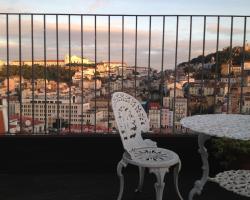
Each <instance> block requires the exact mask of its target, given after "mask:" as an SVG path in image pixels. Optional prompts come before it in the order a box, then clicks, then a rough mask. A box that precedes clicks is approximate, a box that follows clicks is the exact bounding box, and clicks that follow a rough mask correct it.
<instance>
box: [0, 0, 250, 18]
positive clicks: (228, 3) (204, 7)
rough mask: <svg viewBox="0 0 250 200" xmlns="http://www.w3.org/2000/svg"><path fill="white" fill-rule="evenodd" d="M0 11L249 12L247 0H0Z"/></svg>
mask: <svg viewBox="0 0 250 200" xmlns="http://www.w3.org/2000/svg"><path fill="white" fill-rule="evenodd" d="M0 4H1V11H2V12H46V13H48V12H49V13H56V12H58V13H96V14H97V13H99V14H100V13H101V14H110V13H111V14H146V15H150V14H175V15H176V14H188V15H190V14H203V15H204V14H205V15H208V14H215V15H218V14H220V15H224V14H225V15H249V7H250V1H249V0H206V1H202V0H53V1H52V0H43V1H39V0H33V1H30V0H0Z"/></svg>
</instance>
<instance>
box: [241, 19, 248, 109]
mask: <svg viewBox="0 0 250 200" xmlns="http://www.w3.org/2000/svg"><path fill="white" fill-rule="evenodd" d="M246 27H247V17H244V33H243V34H244V36H243V49H242V64H241V83H240V113H242V103H243V86H244V83H243V80H244V78H243V76H244V68H245V57H246V52H245V46H246Z"/></svg>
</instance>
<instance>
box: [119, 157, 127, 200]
mask: <svg viewBox="0 0 250 200" xmlns="http://www.w3.org/2000/svg"><path fill="white" fill-rule="evenodd" d="M127 164H128V163H127V162H125V161H124V160H123V159H122V160H121V161H120V162H119V163H118V165H117V175H118V177H119V179H120V191H119V195H118V198H117V200H121V199H122V194H123V189H124V177H123V175H122V168H123V167H126V166H127Z"/></svg>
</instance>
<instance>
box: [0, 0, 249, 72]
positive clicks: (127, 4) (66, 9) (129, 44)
mask: <svg viewBox="0 0 250 200" xmlns="http://www.w3.org/2000/svg"><path fill="white" fill-rule="evenodd" d="M0 4H1V8H0V10H1V12H2V13H5V12H8V13H61V14H65V13H78V14H133V15H137V14H138V15H162V14H164V15H171V14H173V15H178V14H179V15H190V14H191V15H242V16H244V15H249V13H250V11H249V8H250V1H249V0H207V1H201V0H188V1H187V0H176V1H173V0H68V1H66V0H54V1H52V0H43V1H28V0H8V1H3V0H0ZM55 19H56V18H55V16H47V17H46V29H47V30H46V40H47V57H48V59H55V58H56V27H55ZM80 20H81V18H80V16H75V17H74V16H72V17H71V49H72V54H74V55H80V51H81V42H80V39H81V26H80V23H81V21H80ZM121 20H122V18H121V17H111V21H110V22H111V41H110V47H111V60H114V61H120V60H121V33H122V32H121V22H122V21H121ZM124 22H125V23H124V24H125V26H124V28H125V32H124V42H125V43H124V44H125V46H124V60H125V61H126V62H127V63H128V64H130V65H134V61H135V60H134V54H135V53H134V51H135V50H134V47H135V17H125V21H124ZM58 23H59V24H58V36H59V38H58V39H59V57H60V59H61V58H63V57H64V55H66V54H67V53H68V45H69V42H68V17H67V16H59V18H58ZM83 25H84V31H83V38H84V42H83V47H84V56H85V57H88V58H91V59H94V47H95V46H94V17H84V18H83ZM203 25H204V18H203V17H195V18H193V29H192V50H191V55H192V57H195V56H197V55H201V53H202V41H203ZM189 26H190V17H180V18H179V33H178V34H179V37H178V42H179V45H178V62H183V61H187V59H188V44H189V31H190V30H189ZM230 26H231V18H230V17H223V18H221V23H220V43H219V45H220V46H219V48H220V49H222V48H224V47H226V46H229V43H230ZM21 27H22V57H23V59H31V17H30V15H27V16H22V23H21ZM148 27H149V17H138V63H137V64H138V66H147V61H148V41H149V37H148V36H149V28H148ZM233 27H234V29H233V46H235V45H242V43H243V29H244V18H234V26H233ZM162 28H163V19H162V17H152V49H151V62H152V66H153V67H155V68H158V69H159V68H160V66H161V52H162ZM18 30H19V27H18V16H10V17H9V36H10V37H9V45H10V60H14V59H18V51H19V43H18V39H19V35H18ZM249 32H250V19H249V18H247V34H246V39H247V40H248V41H250V33H249ZM216 37H217V18H216V17H207V21H206V44H205V45H206V48H205V54H208V53H210V52H214V51H215V47H216ZM43 39H44V38H43V18H42V16H34V56H35V59H42V58H43ZM175 41H176V17H166V21H165V43H164V48H165V51H164V53H165V54H164V58H165V61H164V66H166V67H167V68H172V67H173V65H174V52H175ZM0 59H1V60H6V18H5V15H1V16H0ZM107 59H108V17H106V16H104V17H97V61H101V60H107Z"/></svg>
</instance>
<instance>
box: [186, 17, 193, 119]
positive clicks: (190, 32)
mask: <svg viewBox="0 0 250 200" xmlns="http://www.w3.org/2000/svg"><path fill="white" fill-rule="evenodd" d="M192 29H193V17H192V16H190V24H189V45H188V93H187V95H188V96H187V115H189V103H190V85H189V84H190V62H191V49H192Z"/></svg>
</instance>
